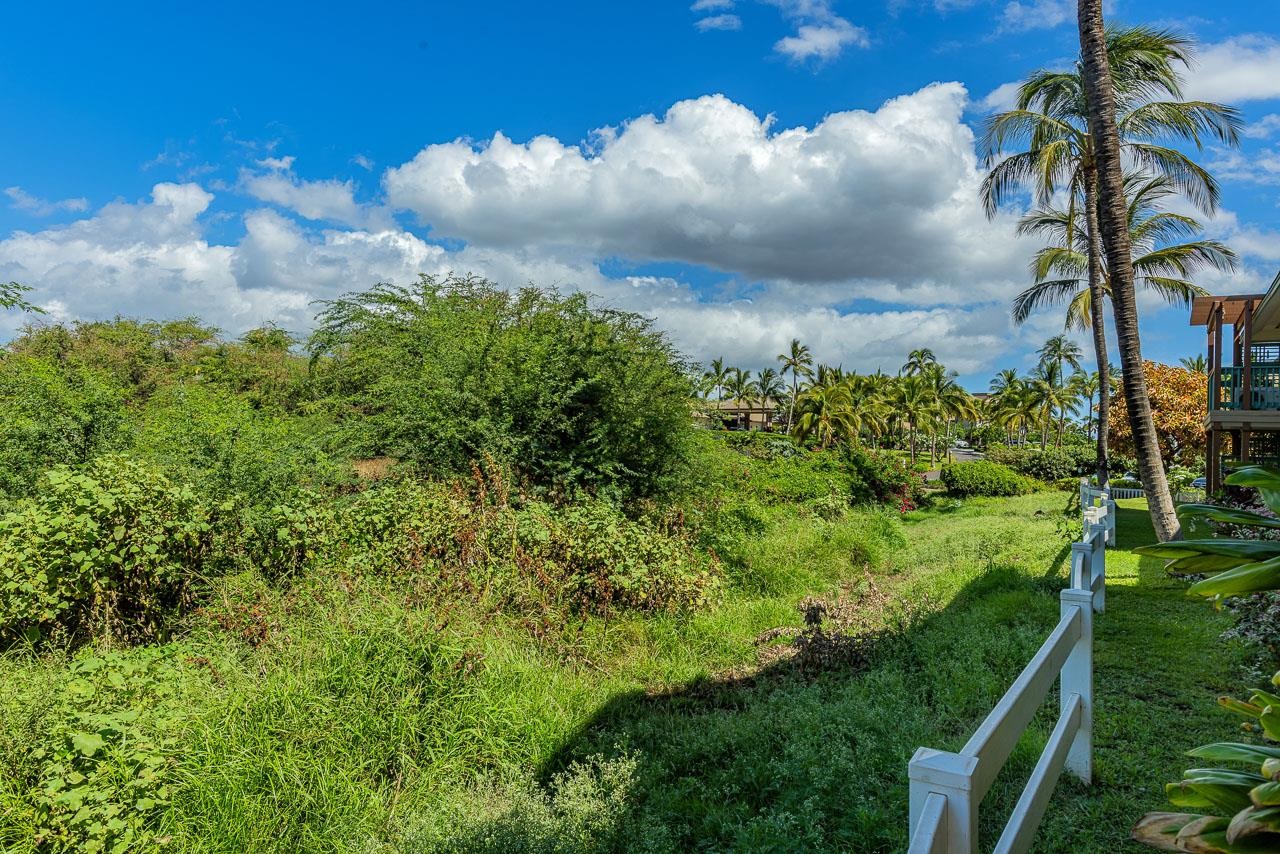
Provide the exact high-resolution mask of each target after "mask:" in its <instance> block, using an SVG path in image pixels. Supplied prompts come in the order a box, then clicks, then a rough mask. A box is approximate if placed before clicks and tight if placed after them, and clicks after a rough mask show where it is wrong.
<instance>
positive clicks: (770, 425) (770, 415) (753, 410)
mask: <svg viewBox="0 0 1280 854" xmlns="http://www.w3.org/2000/svg"><path fill="white" fill-rule="evenodd" d="M707 409H708V414H710V415H711V416H712V417H713V418H714V419H715V420H716V421H717V422H718V423H716V424H715V425H714V426H717V427H718V426H721V425H723V426H724V427H725V428H726V429H729V430H781V429H784V428H785V427H786V424H784V423H783V422H784V421H785V420H786V419H785V417H784V415H783V413H782V411H781V407H780V406H779V404H778V401H776V400H774V399H772V398H766V399H764V400H709V401H707Z"/></svg>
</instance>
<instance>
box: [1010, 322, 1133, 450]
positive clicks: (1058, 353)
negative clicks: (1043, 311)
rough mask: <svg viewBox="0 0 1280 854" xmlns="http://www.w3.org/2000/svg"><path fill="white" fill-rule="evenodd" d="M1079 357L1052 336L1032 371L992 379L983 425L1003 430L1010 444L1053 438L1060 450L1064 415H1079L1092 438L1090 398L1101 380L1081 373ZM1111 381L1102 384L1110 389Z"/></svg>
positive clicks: (1079, 353)
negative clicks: (994, 426)
mask: <svg viewBox="0 0 1280 854" xmlns="http://www.w3.org/2000/svg"><path fill="white" fill-rule="evenodd" d="M1083 355H1084V354H1083V352H1082V351H1081V350H1080V347H1079V345H1077V344H1076V343H1075V342H1073V341H1071V340H1070V339H1069V338H1067V337H1066V336H1065V335H1056V336H1054V337H1053V338H1050V339H1049V340H1048V341H1047V342H1045V345H1044V346H1043V347H1041V348H1040V352H1039V356H1040V362H1039V364H1038V365H1037V366H1036V368H1035V370H1033V371H1032V372H1031V373H1029V374H1027V375H1025V376H1019V375H1018V372H1017V371H1016V370H1013V369H1012V368H1010V369H1008V370H1004V371H1001V372H1000V373H999V374H997V375H996V377H995V379H993V380H992V381H991V396H990V397H988V398H987V401H986V417H987V420H988V422H989V423H991V424H994V425H996V426H998V427H1000V428H1002V429H1003V430H1004V431H1005V437H1006V440H1007V441H1008V442H1009V443H1010V444H1014V443H1015V442H1026V441H1029V440H1031V439H1034V438H1036V437H1037V436H1038V438H1039V441H1040V447H1041V448H1042V449H1043V448H1045V447H1048V444H1049V439H1050V437H1051V436H1052V437H1053V444H1054V447H1055V448H1059V447H1061V446H1062V439H1063V436H1064V434H1065V432H1066V426H1067V419H1068V417H1070V416H1076V417H1079V416H1080V415H1081V414H1083V416H1084V429H1085V434H1086V435H1087V436H1090V437H1092V436H1093V431H1094V428H1095V422H1094V420H1093V412H1094V400H1095V399H1097V397H1098V393H1099V390H1100V389H1101V387H1102V385H1103V380H1102V376H1101V375H1100V374H1099V373H1098V372H1097V371H1093V372H1089V371H1085V370H1082V369H1081V367H1080V359H1081V357H1082V356H1083ZM1068 368H1070V369H1071V373H1070V374H1068V373H1067V369H1068ZM1115 381H1116V380H1115V377H1108V378H1107V385H1108V386H1114V384H1115Z"/></svg>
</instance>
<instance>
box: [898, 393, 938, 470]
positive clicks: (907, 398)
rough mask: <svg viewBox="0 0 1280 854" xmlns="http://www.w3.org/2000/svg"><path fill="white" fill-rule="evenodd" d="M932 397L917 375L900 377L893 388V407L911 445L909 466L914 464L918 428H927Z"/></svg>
mask: <svg viewBox="0 0 1280 854" xmlns="http://www.w3.org/2000/svg"><path fill="white" fill-rule="evenodd" d="M931 403H932V396H931V395H930V393H929V386H928V383H926V382H925V380H924V378H923V377H921V376H919V375H918V374H917V375H907V376H904V377H900V378H899V379H898V382H897V383H895V384H894V388H893V405H894V408H895V409H897V411H898V414H899V416H900V417H901V418H904V419H905V420H906V422H907V432H908V435H909V439H910V445H911V464H912V465H913V466H914V465H915V464H916V436H918V435H919V432H920V428H921V427H926V426H928V422H929V416H930V414H931V412H930V407H931Z"/></svg>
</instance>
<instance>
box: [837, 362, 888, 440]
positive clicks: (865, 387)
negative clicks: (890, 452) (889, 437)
mask: <svg viewBox="0 0 1280 854" xmlns="http://www.w3.org/2000/svg"><path fill="white" fill-rule="evenodd" d="M892 382H893V378H892V377H888V376H885V375H884V374H882V373H880V372H879V371H877V372H876V373H874V374H870V375H868V376H858V375H856V374H855V375H853V376H851V377H849V378H848V379H847V380H846V381H845V384H846V385H847V386H848V387H849V395H850V398H851V400H852V404H853V411H854V413H855V415H856V417H857V421H858V432H859V433H861V432H862V430H863V429H866V431H867V432H868V433H870V434H871V444H872V447H875V446H877V445H878V444H879V440H880V437H881V436H883V435H884V433H885V432H886V431H887V430H888V424H889V417H890V415H891V414H892V408H891V407H890V404H889V399H888V389H889V386H890V384H891V383H892Z"/></svg>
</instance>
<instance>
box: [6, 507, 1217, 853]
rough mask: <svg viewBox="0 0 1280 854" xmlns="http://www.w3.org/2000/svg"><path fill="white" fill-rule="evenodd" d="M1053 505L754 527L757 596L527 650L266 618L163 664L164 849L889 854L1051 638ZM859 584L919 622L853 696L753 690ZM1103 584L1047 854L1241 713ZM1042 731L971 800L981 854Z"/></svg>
mask: <svg viewBox="0 0 1280 854" xmlns="http://www.w3.org/2000/svg"><path fill="white" fill-rule="evenodd" d="M1064 503H1065V496H1063V495H1062V494H1048V495H1037V496H1029V497H1025V498H1017V499H1005V500H993V501H981V500H975V501H970V502H967V503H965V504H963V505H959V504H955V503H944V504H943V505H941V506H939V507H937V508H935V509H933V510H930V511H926V512H921V513H915V514H911V515H910V516H909V517H907V519H906V520H905V523H904V524H905V529H906V533H907V545H906V547H905V548H902V547H899V548H896V549H892V550H889V551H886V550H884V549H883V547H882V548H881V549H880V551H879V552H878V553H877V551H876V542H877V540H876V538H875V537H874V536H872V535H870V534H868V533H867V532H868V531H873V530H878V529H879V528H880V527H881V526H882V523H881V522H880V521H879V520H874V519H864V518H861V517H858V516H856V515H855V516H853V517H851V518H850V519H849V520H847V521H845V522H840V523H816V522H814V521H812V520H801V519H798V518H795V517H791V516H787V515H786V514H780V516H779V518H777V519H775V520H774V522H773V523H772V525H771V527H770V530H769V533H768V535H767V536H766V537H765V538H764V539H763V540H761V541H759V542H758V543H757V544H755V545H754V546H753V547H752V548H751V551H750V559H751V561H752V562H753V563H756V564H757V569H758V570H759V571H758V572H757V573H756V575H757V576H758V577H764V578H768V579H770V582H769V584H767V585H765V587H764V589H762V590H761V591H760V592H758V593H757V594H754V595H752V596H745V595H743V594H741V593H739V594H737V595H734V596H732V597H730V598H729V600H728V601H726V603H725V604H724V605H723V606H722V607H720V608H719V609H717V610H715V611H713V612H709V613H703V614H699V615H696V616H694V617H692V618H687V619H679V618H672V617H664V618H648V619H640V618H631V619H622V620H614V621H611V622H608V623H604V622H602V621H594V622H592V623H589V624H588V625H586V626H585V627H583V629H582V631H581V632H580V633H578V632H576V631H570V632H567V633H566V636H565V638H563V639H562V640H561V641H560V642H559V643H555V644H543V645H542V646H535V645H534V644H532V643H531V642H530V639H529V631H528V629H527V628H523V627H518V626H516V625H513V624H511V623H504V622H488V623H479V622H477V621H475V620H473V619H471V618H469V617H467V616H466V615H463V614H453V615H451V616H450V617H449V618H448V620H447V621H446V620H442V619H441V617H440V614H439V613H438V611H433V610H431V608H430V607H429V606H425V605H423V603H420V602H416V601H414V599H413V597H412V595H406V594H405V593H404V591H402V590H399V589H396V588H395V587H393V586H380V585H379V584H378V583H376V582H375V583H366V582H362V581H360V580H358V579H354V580H353V579H339V580H332V579H331V580H321V581H318V582H316V583H315V584H314V585H312V586H310V587H303V588H299V589H297V590H295V591H293V592H292V593H290V594H289V595H287V596H281V595H278V594H274V593H271V592H270V591H264V592H262V593H261V597H262V608H261V610H262V611H263V613H265V615H266V620H267V621H268V622H270V623H272V624H273V625H274V626H275V628H274V630H273V631H272V633H271V634H270V637H269V638H268V640H267V642H266V643H264V644H263V645H262V646H261V647H259V648H256V649H254V648H250V647H249V646H247V645H245V644H243V643H241V642H240V641H238V640H235V639H234V638H232V637H230V636H229V635H228V634H227V633H225V632H219V631H217V630H215V629H214V628H213V627H212V626H211V625H202V626H200V627H197V629H196V630H195V631H194V632H193V634H192V636H191V637H190V638H188V639H187V640H186V641H185V644H184V647H183V649H182V652H181V655H182V656H183V657H184V658H183V660H188V661H189V660H190V656H191V654H193V653H194V654H195V655H196V656H198V657H207V659H208V660H209V661H210V662H211V666H208V667H205V666H198V667H197V666H192V667H190V668H189V670H188V671H187V676H185V677H184V679H185V680H186V683H185V684H184V690H183V692H182V701H183V703H184V704H185V705H186V706H187V707H189V708H190V711H191V714H192V719H191V723H190V724H189V726H188V728H187V730H186V735H185V737H184V738H185V741H186V747H185V749H184V751H183V757H182V764H181V766H180V767H181V768H182V774H183V779H184V780H185V782H186V786H185V788H184V789H183V790H182V792H181V793H180V794H179V795H178V797H177V799H176V803H175V807H174V809H173V810H172V811H171V812H170V813H169V815H168V816H167V818H166V820H165V830H166V831H168V832H171V833H173V834H174V847H176V848H179V849H191V850H228V851H231V850H235V851H244V850H278V849H279V848H280V846H281V844H282V842H281V841H282V840H288V845H287V847H288V848H291V849H293V850H332V849H335V848H339V849H357V850H382V849H401V850H429V849H432V848H437V847H448V848H451V849H455V850H501V851H509V850H530V851H535V850H582V849H616V850H642V849H646V848H648V849H654V850H672V849H689V848H693V849H701V850H727V849H737V850H743V849H746V850H778V851H782V850H797V849H801V848H803V849H810V850H860V851H869V850H899V849H901V848H902V847H903V845H904V841H905V835H906V785H905V770H906V763H907V760H908V759H909V757H910V755H911V753H912V751H913V750H914V749H915V747H917V746H919V745H929V746H934V747H940V748H947V749H955V748H957V747H959V745H960V744H962V743H963V741H964V740H965V738H967V736H968V734H969V733H970V732H971V731H972V729H973V728H974V726H975V725H976V724H977V722H978V721H979V720H980V719H981V718H982V716H983V715H984V714H985V713H986V711H987V710H988V709H989V708H990V707H991V705H992V704H993V703H994V702H995V701H996V699H997V698H998V697H999V695H1000V694H1001V693H1002V692H1003V691H1004V689H1005V688H1006V687H1007V685H1008V683H1009V681H1010V680H1011V679H1012V678H1013V677H1014V675H1016V673H1017V672H1018V670H1019V669H1020V668H1021V667H1022V666H1023V664H1024V663H1025V662H1026V660H1027V659H1028V658H1029V657H1030V655H1031V654H1032V653H1033V652H1034V650H1035V649H1036V647H1037V646H1038V645H1039V644H1040V642H1041V640H1042V639H1043V637H1044V635H1045V634H1046V633H1047V631H1048V630H1049V628H1051V627H1052V625H1053V624H1054V622H1055V621H1056V619H1057V613H1058V604H1057V590H1058V589H1059V588H1060V587H1061V586H1062V579H1063V577H1064V576H1065V568H1064V557H1065V554H1066V548H1065V545H1066V542H1067V532H1066V531H1064V530H1062V524H1063V523H1062V516H1061V513H1060V511H1061V509H1062V507H1063V505H1064ZM1120 538H1121V544H1122V546H1132V545H1135V544H1137V543H1139V542H1143V541H1148V540H1150V538H1151V531H1150V526H1149V524H1148V523H1147V522H1146V519H1145V514H1144V513H1143V512H1142V511H1141V509H1140V508H1138V507H1136V506H1132V505H1129V506H1126V507H1125V510H1124V512H1123V515H1122V518H1121V527H1120ZM864 557H870V558H872V559H873V560H874V561H875V564H876V570H875V571H876V572H877V574H879V575H881V576H883V579H882V582H881V583H882V584H884V585H887V586H889V587H891V588H892V589H894V590H895V591H897V592H898V593H899V595H901V596H903V597H910V598H916V597H921V596H927V597H928V598H929V599H930V600H931V601H932V603H933V611H932V613H931V615H930V616H929V617H927V618H926V619H925V620H923V621H922V622H921V623H919V624H918V625H917V626H916V627H915V628H914V629H913V630H912V631H911V632H910V633H909V635H908V636H906V637H905V638H903V639H902V641H901V642H900V643H895V644H893V645H891V646H888V647H886V648H884V649H882V650H881V652H880V655H879V657H878V659H877V661H876V663H875V664H874V666H873V667H872V668H871V669H870V670H868V671H867V672H864V673H861V674H856V675H854V674H849V673H847V672H840V671H832V672H827V673H825V674H823V675H821V676H819V677H817V678H805V677H801V676H799V675H797V674H796V673H794V672H793V671H792V670H790V669H788V668H786V667H776V666H775V667H766V668H764V669H763V670H759V671H755V670H754V669H753V668H751V667H750V665H751V664H752V663H753V662H754V660H755V655H756V653H755V647H754V645H753V643H752V640H753V639H754V638H755V637H756V635H757V634H759V633H760V632H761V631H762V630H764V629H767V628H770V627H773V626H777V625H780V624H784V623H788V624H795V623H796V622H797V621H798V614H797V613H796V610H795V608H794V604H795V602H796V600H797V599H798V598H799V596H800V595H801V593H802V592H803V591H805V590H816V591H821V590H824V589H828V588H829V587H830V586H831V585H832V584H834V583H836V582H837V581H838V580H839V579H840V578H842V577H846V578H847V577H850V576H857V575H860V572H861V562H862V559H863V558H864ZM1110 558H1111V559H1110V575H1111V578H1110V582H1111V584H1110V590H1111V592H1110V594H1109V599H1108V611H1107V614H1106V615H1104V616H1103V617H1102V618H1100V620H1099V621H1098V653H1099V658H1098V663H1097V670H1098V686H1097V693H1098V698H1099V699H1098V707H1097V713H1096V714H1097V723H1096V744H1097V749H1098V755H1097V776H1098V784H1097V785H1096V786H1095V787H1094V788H1093V789H1091V790H1084V789H1082V788H1081V787H1078V786H1074V785H1071V784H1064V786H1063V790H1062V791H1061V792H1060V793H1059V795H1057V796H1055V801H1054V804H1053V806H1052V808H1051V810H1052V812H1051V815H1050V817H1049V819H1048V821H1047V823H1046V826H1045V829H1044V831H1043V833H1042V835H1041V837H1040V843H1041V845H1042V847H1043V849H1044V850H1064V851H1065V850H1073V851H1079V850H1117V848H1118V847H1121V845H1122V840H1123V838H1124V836H1125V834H1126V832H1127V828H1128V827H1129V825H1130V824H1131V823H1132V821H1133V820H1134V819H1135V818H1136V817H1137V816H1138V815H1139V814H1140V813H1141V812H1142V811H1144V810H1145V809H1148V808H1155V807H1159V806H1160V805H1161V800H1162V798H1161V795H1160V787H1159V784H1160V783H1162V782H1164V781H1165V780H1172V779H1175V778H1176V775H1177V773H1178V772H1179V770H1180V769H1181V768H1182V767H1183V764H1184V763H1183V760H1182V757H1181V756H1180V753H1181V751H1182V750H1184V749H1185V748H1187V747H1190V746H1193V745H1194V744H1197V743H1201V742H1204V741H1208V740H1215V739H1220V738H1223V737H1226V736H1228V735H1229V734H1230V732H1231V731H1232V729H1233V722H1232V721H1231V720H1230V719H1229V718H1228V717H1227V716H1225V715H1224V714H1223V713H1220V712H1218V711H1217V710H1216V708H1215V707H1214V704H1213V697H1214V696H1215V695H1216V694H1218V693H1221V692H1222V691H1225V690H1234V689H1237V688H1238V687H1239V684H1238V682H1237V681H1236V680H1235V679H1234V676H1235V674H1237V673H1238V671H1239V667H1238V664H1239V661H1240V660H1241V657H1242V652H1241V651H1240V650H1238V649H1236V648H1233V647H1230V646H1228V645H1225V644H1223V643H1221V642H1219V641H1218V640H1217V635H1218V633H1219V632H1220V631H1221V630H1222V629H1223V628H1224V626H1225V618H1224V617H1221V616H1220V615H1216V614H1214V613H1213V612H1212V610H1211V609H1210V608H1209V607H1208V606H1207V605H1204V604H1202V603H1198V602H1192V601H1188V600H1186V599H1185V598H1184V597H1182V595H1181V593H1180V591H1179V590H1178V585H1177V584H1176V583H1174V582H1170V581H1168V580H1167V579H1165V577H1164V576H1163V574H1162V573H1161V572H1160V569H1159V567H1158V566H1157V565H1156V564H1155V563H1154V562H1151V561H1145V562H1140V561H1139V560H1138V559H1137V558H1136V557H1135V556H1133V555H1131V554H1128V553H1126V552H1123V551H1117V552H1113V553H1112V554H1111V556H1110ZM237 595H238V596H239V597H240V598H242V599H243V598H244V597H245V596H246V595H247V594H246V593H245V592H244V591H240V592H239V593H238V594H237ZM445 622H447V625H444V626H443V627H442V626H441V624H442V623H445ZM481 657H483V658H482V660H481ZM472 663H477V666H475V667H474V670H473V669H472V667H471V664H472ZM60 667H61V665H60V662H59V661H58V660H57V659H56V658H50V659H47V660H43V661H30V660H27V661H24V660H21V659H19V658H16V657H4V658H0V682H3V683H4V684H6V685H18V686H25V687H26V688H27V689H28V690H29V692H30V693H29V696H27V697H26V698H25V699H24V696H23V694H24V691H22V690H19V691H17V692H14V693H13V694H10V695H8V696H7V697H0V728H3V729H4V730H5V731H6V732H8V733H9V734H10V735H12V734H13V733H14V732H15V728H14V726H13V725H14V724H15V723H20V722H22V721H23V720H24V719H25V716H26V715H27V710H28V709H29V708H30V707H31V700H32V699H33V698H34V697H36V696H37V695H39V694H40V693H42V692H45V691H46V690H47V689H46V687H45V686H46V685H54V684H55V683H56V682H57V681H58V673H59V672H60ZM727 671H731V672H734V673H736V674H738V677H737V678H726V677H724V676H722V675H718V674H724V673H725V672H727ZM744 675H745V678H744ZM1047 705H1049V706H1052V707H1054V708H1056V703H1054V702H1052V701H1051V702H1050V703H1049V704H1047ZM1050 711H1052V710H1050ZM1051 724H1052V715H1051V714H1047V715H1046V716H1045V718H1044V719H1043V720H1041V721H1038V726H1037V729H1036V730H1034V731H1033V732H1031V733H1030V734H1029V735H1028V737H1027V739H1026V744H1025V745H1024V746H1023V747H1022V748H1020V750H1019V751H1018V752H1016V753H1015V757H1014V761H1013V763H1012V765H1011V767H1010V768H1009V770H1008V773H1007V774H1006V775H1004V777H1002V778H1001V780H1000V781H998V782H997V786H996V788H995V789H994V790H993V792H992V795H991V796H990V798H991V800H990V802H989V808H988V809H987V810H986V811H985V815H986V816H987V818H988V819H989V821H987V822H985V823H984V826H985V828H986V829H987V831H988V832H990V831H991V830H993V829H994V827H995V823H996V820H997V819H999V817H1000V816H1001V815H1003V814H1004V813H1006V812H1007V810H1008V808H1009V807H1010V806H1011V805H1012V801H1013V798H1014V797H1015V792H1016V787H1017V786H1018V785H1020V783H1021V780H1022V779H1023V778H1024V777H1025V775H1026V773H1027V772H1028V771H1029V769H1030V767H1031V765H1032V764H1033V762H1034V760H1035V756H1036V754H1037V753H1038V749H1039V745H1040V744H1041V743H1042V740H1043V737H1044V734H1045V733H1046V732H1047V729H1048V727H1049V726H1051ZM0 748H4V749H6V750H15V749H21V747H20V744H19V743H18V742H17V741H15V740H13V739H0ZM584 762H585V764H583V763H584ZM575 763H577V764H575ZM557 775H561V776H559V777H558V776H557ZM15 795H16V793H15V792H13V791H12V790H11V789H10V790H9V791H7V792H6V790H5V788H4V786H3V784H0V808H3V809H0V816H2V817H3V818H4V821H3V822H0V824H8V825H9V831H10V835H9V836H7V837H4V836H0V839H3V841H5V843H6V845H12V846H13V847H14V849H15V850H23V844H22V842H21V841H20V837H21V827H22V822H24V821H26V820H28V817H27V816H26V815H25V813H24V811H23V808H22V806H21V805H20V804H19V803H18V802H17V801H16V800H15V798H14V796H15ZM2 830H3V828H0V831H2ZM15 831H16V832H15ZM993 838H994V837H990V836H989V837H988V840H989V841H990V839H993Z"/></svg>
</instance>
